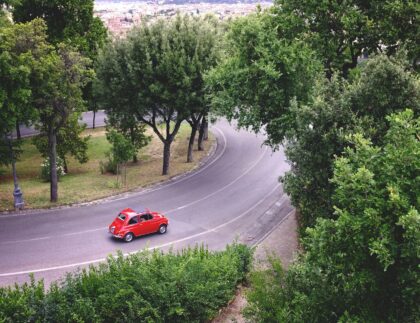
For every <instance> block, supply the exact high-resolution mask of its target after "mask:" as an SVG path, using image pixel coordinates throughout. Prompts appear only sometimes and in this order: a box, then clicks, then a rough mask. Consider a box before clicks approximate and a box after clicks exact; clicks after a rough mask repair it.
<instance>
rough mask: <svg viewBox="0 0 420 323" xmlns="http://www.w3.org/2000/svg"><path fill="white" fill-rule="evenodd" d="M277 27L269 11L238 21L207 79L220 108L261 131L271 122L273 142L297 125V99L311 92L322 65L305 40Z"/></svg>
mask: <svg viewBox="0 0 420 323" xmlns="http://www.w3.org/2000/svg"><path fill="white" fill-rule="evenodd" d="M276 30H277V28H276V24H275V21H274V20H273V16H272V15H271V14H270V13H269V12H260V13H257V14H254V15H249V16H247V17H243V18H239V19H236V20H235V21H233V22H232V24H231V25H230V26H229V30H228V34H227V44H226V57H225V59H224V60H223V61H222V63H221V64H219V65H218V66H217V67H216V68H215V69H214V70H212V71H211V72H210V73H209V75H208V77H207V79H206V81H207V84H208V86H209V88H210V90H211V91H212V94H211V99H212V105H213V107H214V108H215V109H216V110H217V111H218V112H219V114H222V115H225V116H227V118H228V119H229V120H231V119H236V120H237V121H238V126H240V127H246V128H251V129H252V130H253V131H255V132H259V131H261V130H262V129H264V128H265V129H266V132H267V135H268V139H267V142H268V143H269V144H270V145H272V146H273V147H275V146H276V145H278V144H279V143H280V142H281V141H282V140H283V139H284V136H285V131H286V130H287V129H290V128H292V127H293V119H292V117H291V115H290V111H289V108H290V104H291V101H292V100H293V99H294V98H297V100H298V101H299V102H306V101H307V100H308V99H309V98H310V93H311V88H312V85H313V83H314V80H315V77H316V74H317V73H318V72H319V71H320V68H321V66H320V65H318V64H317V60H316V58H315V56H314V54H313V52H312V50H310V49H309V48H308V46H307V45H306V44H305V43H304V42H302V41H300V40H298V39H296V40H292V41H289V40H287V39H280V38H279V37H278V35H277V32H276Z"/></svg>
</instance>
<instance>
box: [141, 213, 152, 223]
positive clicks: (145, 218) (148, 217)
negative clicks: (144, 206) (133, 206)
mask: <svg viewBox="0 0 420 323" xmlns="http://www.w3.org/2000/svg"><path fill="white" fill-rule="evenodd" d="M151 219H153V216H152V215H151V214H142V215H141V216H140V222H142V221H147V220H151Z"/></svg>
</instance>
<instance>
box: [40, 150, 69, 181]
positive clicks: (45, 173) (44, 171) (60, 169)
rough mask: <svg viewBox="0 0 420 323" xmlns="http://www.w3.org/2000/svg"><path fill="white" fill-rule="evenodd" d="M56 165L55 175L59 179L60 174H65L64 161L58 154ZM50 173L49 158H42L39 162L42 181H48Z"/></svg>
mask: <svg viewBox="0 0 420 323" xmlns="http://www.w3.org/2000/svg"><path fill="white" fill-rule="evenodd" d="M56 167H57V177H58V179H60V177H61V176H64V175H66V173H65V172H64V162H63V160H62V159H61V158H60V157H58V156H57V162H56ZM50 174H51V171H50V158H49V157H47V158H45V159H44V162H43V163H42V164H41V178H42V179H43V180H44V181H46V182H49V181H50V178H51V175H50Z"/></svg>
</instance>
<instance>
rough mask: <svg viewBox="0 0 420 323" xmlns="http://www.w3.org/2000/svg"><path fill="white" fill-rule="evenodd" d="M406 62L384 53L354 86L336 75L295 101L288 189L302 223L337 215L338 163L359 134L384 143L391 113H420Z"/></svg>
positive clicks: (288, 152) (418, 90)
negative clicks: (353, 135) (335, 177)
mask: <svg viewBox="0 0 420 323" xmlns="http://www.w3.org/2000/svg"><path fill="white" fill-rule="evenodd" d="M408 67H409V66H407V65H405V64H404V61H401V60H398V59H395V58H388V57H386V56H385V55H379V56H377V57H375V58H371V59H370V60H369V61H368V62H366V64H364V65H363V66H362V67H361V73H360V77H359V78H358V79H356V80H354V82H353V83H348V82H347V81H345V80H343V79H341V78H340V77H334V78H333V79H332V80H330V81H328V80H324V81H320V83H319V84H318V85H317V86H316V88H315V91H314V96H313V99H312V100H311V101H309V102H308V103H307V104H302V105H299V104H298V103H295V104H294V105H293V106H292V108H291V111H292V114H293V116H294V119H295V126H294V127H293V128H292V129H290V130H289V132H288V133H287V139H288V140H287V143H286V156H287V158H288V160H289V161H290V162H291V164H292V169H291V171H290V172H289V173H287V174H286V175H285V177H284V178H283V183H284V185H285V190H286V191H287V192H288V193H289V195H290V196H291V198H292V201H293V204H294V205H295V206H296V207H298V208H299V210H300V213H301V221H302V222H301V224H302V225H303V226H304V227H306V226H311V225H313V224H315V220H316V218H318V217H326V218H330V217H333V216H334V215H333V208H332V201H331V195H332V191H333V187H334V185H333V183H331V182H330V178H331V177H332V174H333V162H334V158H335V157H336V156H340V155H341V154H342V153H343V151H344V147H345V146H346V145H348V144H349V143H348V142H347V140H346V138H345V136H346V135H348V134H351V133H354V132H355V131H359V132H363V133H364V134H365V135H366V136H369V137H370V138H371V140H372V141H373V143H374V144H380V143H381V142H382V140H383V138H384V134H385V133H386V131H387V129H388V128H389V122H388V121H387V120H386V115H388V114H390V113H393V112H398V111H403V110H404V109H405V108H407V107H411V108H412V109H413V111H414V114H415V116H418V115H419V112H420V105H419V102H420V100H419V96H420V87H419V84H418V82H417V80H416V77H415V75H413V74H412V72H410V70H409V68H408Z"/></svg>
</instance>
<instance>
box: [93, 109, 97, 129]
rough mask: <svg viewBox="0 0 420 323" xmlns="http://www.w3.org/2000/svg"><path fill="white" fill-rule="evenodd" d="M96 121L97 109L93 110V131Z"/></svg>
mask: <svg viewBox="0 0 420 323" xmlns="http://www.w3.org/2000/svg"><path fill="white" fill-rule="evenodd" d="M95 120H96V109H94V110H93V123H92V128H93V129H95Z"/></svg>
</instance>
